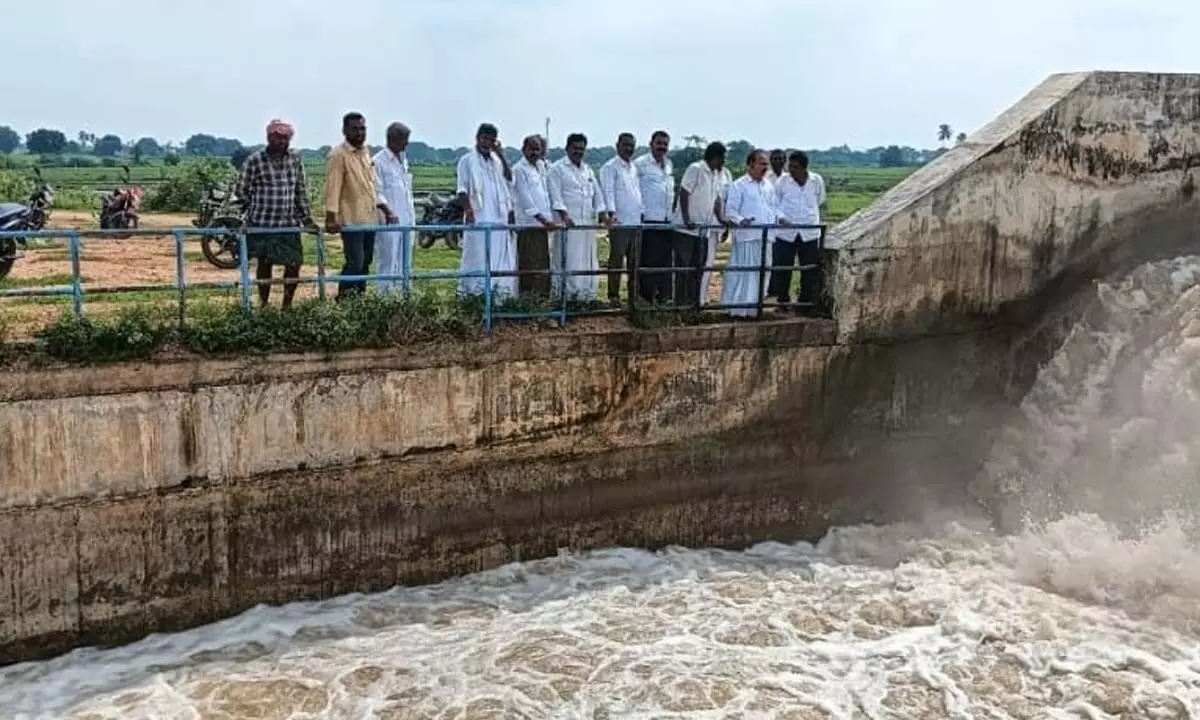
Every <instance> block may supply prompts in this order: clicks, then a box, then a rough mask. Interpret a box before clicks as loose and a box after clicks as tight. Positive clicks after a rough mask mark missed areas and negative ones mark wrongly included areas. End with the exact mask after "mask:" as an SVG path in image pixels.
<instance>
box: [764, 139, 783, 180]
mask: <svg viewBox="0 0 1200 720" xmlns="http://www.w3.org/2000/svg"><path fill="white" fill-rule="evenodd" d="M770 163H771V167H770V168H768V170H767V174H766V176H765V177H766V178H767V180H770V181H771V184H772V185H774V184H775V181H776V180H778V179H779V178H781V177H783V176H784V175H786V174H787V173H786V172H784V165H787V153H785V152H784V151H783V150H780V149H779V148H775V149H774V150H772V151H771V156H770Z"/></svg>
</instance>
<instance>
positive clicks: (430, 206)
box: [417, 193, 463, 250]
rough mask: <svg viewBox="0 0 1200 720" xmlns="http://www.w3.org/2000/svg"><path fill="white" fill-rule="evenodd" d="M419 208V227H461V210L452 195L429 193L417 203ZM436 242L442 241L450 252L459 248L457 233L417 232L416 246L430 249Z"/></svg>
mask: <svg viewBox="0 0 1200 720" xmlns="http://www.w3.org/2000/svg"><path fill="white" fill-rule="evenodd" d="M418 204H419V205H420V207H421V222H420V224H421V225H462V224H463V208H462V205H461V204H460V203H459V201H458V198H457V197H455V196H453V195H442V194H439V193H430V194H429V195H428V196H427V197H425V198H424V199H422V200H421V201H420V202H419V203H418ZM438 240H444V241H445V243H446V247H448V248H450V249H451V250H457V249H458V248H459V240H460V235H459V233H458V232H454V231H447V232H437V231H425V230H421V231H418V232H417V245H419V246H421V247H423V248H431V247H433V244H434V243H436V242H437V241H438Z"/></svg>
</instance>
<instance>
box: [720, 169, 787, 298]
mask: <svg viewBox="0 0 1200 720" xmlns="http://www.w3.org/2000/svg"><path fill="white" fill-rule="evenodd" d="M766 173H767V153H766V152H764V151H763V150H754V151H752V152H751V153H750V156H749V157H747V158H746V174H745V175H743V176H741V177H740V178H738V179H737V181H736V182H734V183H733V184H732V185H730V186H729V191H728V193H727V195H726V197H725V217H726V218H728V219H729V222H731V223H733V225H734V230H733V250H732V252H730V253H729V266H728V268H727V269H726V271H725V278H724V284H723V285H722V287H721V304H722V305H735V306H740V307H734V308H731V309H730V310H729V314H730V315H733V316H734V317H740V318H749V317H756V316H757V315H758V310H759V304H760V303H761V302H762V299H763V290H764V288H763V286H762V282H761V279H762V268H764V267H766V263H765V262H764V259H763V231H762V230H761V229H759V228H753V227H749V226H751V225H775V224H787V219H786V218H784V217H783V216H782V215H781V214H780V213H779V210H778V208H777V207H776V205H775V191H774V187H773V186H772V185H771V183H770V181H768V180H767V179H766V177H765V175H766ZM767 244H768V245H769V244H770V243H767Z"/></svg>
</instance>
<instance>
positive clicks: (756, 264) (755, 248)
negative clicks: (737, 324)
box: [721, 230, 771, 317]
mask: <svg viewBox="0 0 1200 720" xmlns="http://www.w3.org/2000/svg"><path fill="white" fill-rule="evenodd" d="M741 232H745V231H741ZM750 232H751V233H754V234H755V235H757V233H759V232H761V231H757V230H753V231H750ZM770 247H771V246H770V243H768V244H767V251H768V252H770ZM762 264H763V250H762V238H761V237H754V238H752V239H745V240H739V239H738V238H737V237H734V240H733V251H732V252H731V253H730V254H729V266H728V267H731V268H750V269H746V270H726V271H725V285H724V287H722V288H721V304H722V305H755V307H749V308H734V309H732V310H730V311H729V314H730V315H733V316H734V317H756V316H757V315H758V308H757V304H758V303H760V302H762V300H763V298H764V297H766V295H765V292H764V291H765V290H766V283H764V282H763V275H764V273H763V271H762V270H761V268H762Z"/></svg>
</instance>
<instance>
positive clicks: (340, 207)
mask: <svg viewBox="0 0 1200 720" xmlns="http://www.w3.org/2000/svg"><path fill="white" fill-rule="evenodd" d="M342 132H343V136H344V138H345V142H343V143H341V144H340V145H338V146H337V147H336V148H334V149H333V150H332V151H331V152H330V154H329V158H328V160H327V163H326V180H325V197H324V201H325V202H324V210H325V217H324V221H325V222H324V226H325V231H326V232H328V233H340V234H341V236H342V246H343V252H344V254H345V265H344V267H343V269H342V277H343V278H353V277H354V276H362V275H366V274H368V273H369V272H370V270H369V269H370V266H371V263H372V261H373V260H374V256H375V251H376V249H378V255H379V261H378V267H377V270H376V274H379V275H391V276H398V275H400V274H401V272H402V267H401V263H402V260H403V257H404V249H407V251H408V252H409V253H411V250H412V240H411V237H410V234H409V233H407V232H403V233H402V232H400V231H386V232H378V233H376V232H372V231H362V230H357V229H355V228H354V226H370V225H377V224H379V222H380V217H381V216H382V219H383V222H384V223H386V224H395V225H401V226H411V225H414V224H416V213H415V210H414V204H413V192H412V172H411V170H410V168H409V165H408V161H407V159H406V157H405V149H406V148H407V145H408V139H409V135H410V131H409V129H408V128H407V127H406V126H404V125H403V124H401V123H393V124H391V125H389V126H388V129H387V147H385V148H384V149H383V150H381V151H379V152H378V153H376V154H375V155H374V157H371V156H370V154H369V151H368V150H367V148H366V121H365V119H364V118H363V116H362V115H361V114H359V113H348V114H347V115H346V116H345V117H344V118H343V122H342ZM292 135H293V129H292V127H291V126H290V125H288V124H287V123H284V122H283V121H280V120H274V121H272V122H271V123H270V124H269V125H268V127H267V146H266V148H265V149H264V150H262V151H260V152H258V153H255V154H254V155H252V156H251V157H250V158H249V159H248V160H247V162H246V165H245V167H244V169H243V173H242V177H241V178H240V179H239V184H238V193H239V195H240V196H241V197H242V198H243V200H244V202H245V205H246V207H247V215H246V222H247V225H248V226H249V227H252V228H259V229H263V230H260V231H259V232H256V233H254V234H252V235H249V236H248V240H249V241H251V245H250V247H251V252H252V255H254V256H255V257H256V258H257V259H258V268H257V276H258V278H259V279H262V280H268V281H269V279H270V277H271V272H272V268H273V266H274V265H276V264H278V265H283V266H284V278H285V284H284V298H283V302H284V306H285V307H287V306H289V305H291V302H292V298H293V296H294V294H295V284H294V283H288V282H286V281H287V280H288V279H295V278H297V277H298V276H299V268H300V264H301V259H302V258H301V255H302V253H301V246H300V236H299V235H298V234H296V233H286V232H284V233H278V232H277V233H271V232H270V230H271V229H274V228H285V227H296V226H305V227H308V228H310V229H313V230H315V229H316V223H315V222H314V220H313V218H312V216H311V214H310V212H309V207H308V199H307V193H306V188H305V178H304V169H303V166H302V165H301V163H300V160H299V156H298V154H297V153H295V152H294V151H292V150H290V148H289V143H290V140H291V138H292ZM587 143H588V141H587V137H586V136H584V135H583V134H581V133H572V134H571V135H569V136H568V137H567V144H566V156H565V157H563V158H562V159H560V160H558V161H557V162H555V163H553V164H550V163H548V161H547V159H546V150H547V147H546V140H545V138H543V137H541V136H538V135H531V136H529V137H526V138H525V139H524V142H523V143H522V148H521V155H522V157H521V158H520V160H518V161H517V162H516V163H515V164H513V165H512V166H511V167H510V166H509V164H508V162H507V160H506V159H505V157H504V154H503V152H502V148H501V144H500V142H499V139H498V132H497V129H496V127H495V126H494V125H491V124H489V123H484V124H482V125H480V126H479V129H478V131H477V132H476V136H475V146H474V148H473V149H472V151H471V152H468V153H467V154H465V155H463V157H461V158H460V159H459V161H458V166H457V168H456V180H457V195H458V201H459V203H460V204H461V206H462V209H463V213H464V223H465V224H466V225H470V226H472V228H471V229H470V230H467V231H466V232H465V233H464V235H463V243H462V247H463V254H462V262H461V271H462V273H463V277H462V279H461V281H460V282H461V285H460V289H461V292H462V293H463V294H471V295H474V294H480V293H482V292H483V290H484V288H485V287H486V285H487V283H488V282H489V279H490V282H491V284H492V288H493V291H494V292H495V293H496V294H497V295H500V296H505V295H533V296H549V295H551V294H554V295H559V296H561V295H563V294H565V295H566V296H567V297H571V298H575V299H584V300H592V299H596V298H597V295H598V289H599V277H598V270H599V260H598V257H597V228H598V227H603V228H605V229H606V230H607V232H608V238H609V256H608V258H607V260H606V264H605V269H606V270H607V276H608V283H607V299H608V300H609V301H610V302H611V303H613V304H616V303H619V302H620V288H621V275H622V274H623V273H626V274H627V276H628V278H629V284H630V288H629V291H630V295H631V296H639V297H640V298H641V299H643V300H644V301H646V302H650V303H660V304H662V303H674V304H677V305H681V306H693V307H694V306H697V305H703V304H705V303H707V302H708V299H709V286H710V283H711V271H710V270H707V269H705V268H709V267H711V266H712V265H713V264H714V263H715V255H716V247H717V245H718V244H719V242H720V241H721V240H722V239H723V237H725V236H727V235H729V234H730V229H732V240H733V252H732V254H731V258H730V265H731V266H732V267H734V268H741V269H740V270H739V269H733V270H729V271H727V273H726V275H727V277H726V278H725V282H724V285H723V291H722V296H721V299H722V303H723V304H736V305H744V306H745V307H738V308H735V309H734V310H732V312H733V314H734V315H739V316H741V315H753V314H756V308H757V306H758V304H759V303H760V302H761V300H762V297H763V295H764V290H765V291H766V292H765V294H767V295H769V296H771V297H774V298H776V299H778V300H779V301H780V302H790V299H791V298H790V293H789V289H790V287H791V284H792V270H791V268H792V266H793V264H794V263H795V262H796V261H797V259H798V260H799V262H800V264H801V290H800V300H801V303H802V304H805V305H807V306H809V307H811V306H812V305H814V304H819V298H820V293H821V288H820V268H819V264H820V259H819V243H818V242H817V240H818V238H819V237H820V230H817V229H812V228H807V229H801V228H795V229H793V228H791V227H790V226H792V225H808V226H811V225H818V224H819V223H820V207H821V205H822V204H824V202H825V187H824V182H823V181H822V179H821V177H820V176H819V175H817V174H816V173H811V172H809V171H808V159H807V156H805V155H804V153H802V152H793V153H792V154H791V155H790V156H784V154H783V152H782V151H774V152H772V153H771V155H770V157H768V156H767V154H766V153H765V152H763V151H761V150H756V151H754V152H753V153H751V155H750V157H749V158H748V159H747V163H746V175H745V176H743V177H742V178H740V179H738V180H737V181H736V182H734V181H733V180H732V177H731V176H730V173H729V171H728V170H727V169H726V168H725V160H726V148H725V146H724V145H722V144H721V143H711V144H709V146H708V147H707V148H706V149H705V151H704V156H703V159H701V160H699V161H696V162H695V163H692V164H691V165H690V166H689V167H688V168H687V169H686V171H685V172H684V173H683V176H682V178H681V180H680V183H679V189H678V193H676V188H675V179H674V168H673V167H672V164H671V159H670V157H669V155H668V151H669V148H670V136H669V135H668V134H667V133H666V132H664V131H661V130H660V131H657V132H655V133H654V134H653V135H652V136H651V138H650V146H649V151H648V152H646V153H645V154H643V155H641V156H640V157H636V158H635V157H634V153H635V148H636V146H637V143H636V139H635V138H634V136H633V135H632V134H630V133H622V134H621V135H620V136H619V137H618V138H617V144H616V151H617V152H616V156H615V157H613V158H612V159H611V160H610V161H608V162H607V163H605V164H604V166H603V167H601V169H600V173H599V177H598V178H597V176H596V173H594V172H593V171H592V168H591V167H590V166H589V165H588V164H587V163H586V162H584V156H585V154H586V152H587ZM785 169H786V173H785ZM764 224H778V225H780V226H782V227H780V228H776V229H772V230H770V231H769V233H768V242H767V243H766V244H767V245H768V246H769V247H771V248H772V255H771V260H770V263H769V265H775V266H785V267H783V268H779V269H776V270H773V271H772V272H771V282H770V285H769V287H768V288H762V287H761V282H760V281H761V278H762V274H763V273H762V271H761V268H762V267H763V266H764V265H765V264H767V263H765V262H764V260H765V259H764V258H763V257H762V249H763V245H764V243H763V240H762V237H763V236H762V230H760V229H751V228H748V227H746V226H748V225H764ZM509 225H511V226H514V227H516V228H517V230H516V232H515V233H511V232H509V230H508V229H507V228H506V226H509ZM657 225H662V226H664V227H663V228H662V229H658V228H656V227H654V226H657ZM672 225H674V226H676V227H675V228H674V229H673V228H672V227H670V226H672ZM264 230H265V232H264ZM404 243H407V248H405V247H404V245H403V244H404ZM751 268H759V269H751ZM489 276H490V278H489ZM394 286H395V280H392V279H385V280H380V281H379V289H380V291H382V292H388V291H391V290H392V289H393V287H394ZM364 289H365V284H364V283H363V282H362V281H356V280H352V279H342V280H341V281H340V282H339V283H338V298H339V299H342V298H344V297H348V296H353V295H357V294H361V293H362V292H363V290H364ZM269 294H270V285H269V284H266V283H263V284H260V285H259V296H260V299H261V301H262V302H263V304H266V303H267V301H268V298H269Z"/></svg>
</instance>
